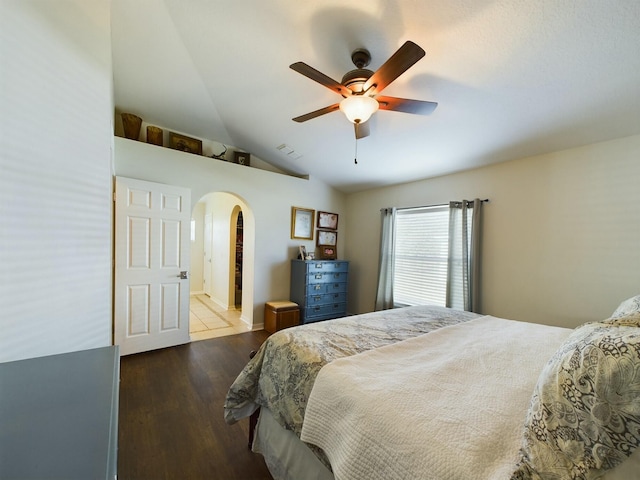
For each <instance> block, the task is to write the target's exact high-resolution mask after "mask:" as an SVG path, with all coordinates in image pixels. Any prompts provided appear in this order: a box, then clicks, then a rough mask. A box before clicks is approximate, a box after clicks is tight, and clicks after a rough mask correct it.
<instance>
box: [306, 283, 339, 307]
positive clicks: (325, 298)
mask: <svg viewBox="0 0 640 480" xmlns="http://www.w3.org/2000/svg"><path fill="white" fill-rule="evenodd" d="M345 285H346V284H345ZM346 302H347V292H346V291H344V292H339V293H325V294H321V295H314V294H311V295H309V296H308V297H307V306H309V307H310V306H315V305H326V304H328V303H346Z"/></svg>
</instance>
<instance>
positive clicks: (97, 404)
mask: <svg viewBox="0 0 640 480" xmlns="http://www.w3.org/2000/svg"><path fill="white" fill-rule="evenodd" d="M119 368H120V359H119V355H118V348H117V347H103V348H97V349H93V350H84V351H80V352H73V353H67V354H62V355H53V356H49V357H41V358H33V359H28V360H21V361H17V362H9V363H3V364H0V392H1V395H0V478H12V479H13V478H15V479H43V478H64V479H68V480H72V479H82V480H85V479H98V478H104V479H107V478H114V476H115V473H116V464H117V462H116V448H117V415H118V394H117V392H118V381H119Z"/></svg>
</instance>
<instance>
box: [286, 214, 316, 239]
mask: <svg viewBox="0 0 640 480" xmlns="http://www.w3.org/2000/svg"><path fill="white" fill-rule="evenodd" d="M315 214H316V211H315V210H311V209H309V208H300V207H291V238H298V239H300V240H313V220H314V217H315Z"/></svg>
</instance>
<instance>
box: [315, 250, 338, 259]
mask: <svg viewBox="0 0 640 480" xmlns="http://www.w3.org/2000/svg"><path fill="white" fill-rule="evenodd" d="M318 257H319V258H320V259H321V260H335V259H336V258H338V252H337V249H336V247H318Z"/></svg>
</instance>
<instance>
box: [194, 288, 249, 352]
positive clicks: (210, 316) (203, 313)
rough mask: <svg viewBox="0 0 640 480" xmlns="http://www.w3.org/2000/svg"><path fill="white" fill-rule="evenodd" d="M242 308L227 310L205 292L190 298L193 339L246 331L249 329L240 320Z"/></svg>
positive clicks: (204, 338)
mask: <svg viewBox="0 0 640 480" xmlns="http://www.w3.org/2000/svg"><path fill="white" fill-rule="evenodd" d="M241 313H242V312H241V310H225V309H224V308H222V307H221V306H219V305H217V304H216V303H214V302H212V301H211V299H210V298H209V297H208V296H207V295H204V294H195V295H191V297H190V299H189V333H190V335H191V341H193V342H195V341H197V340H207V339H209V338H216V337H224V336H225V335H235V334H236V333H245V332H248V331H249V329H248V328H247V326H246V325H245V324H244V323H243V322H242V320H240V314H241Z"/></svg>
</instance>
